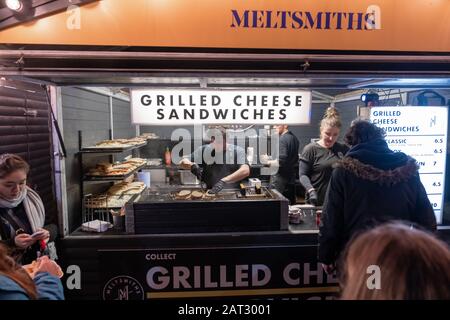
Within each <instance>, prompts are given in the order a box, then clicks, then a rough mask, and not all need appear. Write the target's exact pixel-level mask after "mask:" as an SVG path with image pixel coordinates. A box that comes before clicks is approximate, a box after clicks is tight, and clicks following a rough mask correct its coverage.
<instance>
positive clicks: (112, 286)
mask: <svg viewBox="0 0 450 320" xmlns="http://www.w3.org/2000/svg"><path fill="white" fill-rule="evenodd" d="M103 300H144V289H143V288H142V285H141V284H140V283H139V282H138V281H137V280H136V279H134V278H132V277H129V276H117V277H115V278H112V279H111V280H109V281H108V282H107V283H106V285H105V287H104V288H103Z"/></svg>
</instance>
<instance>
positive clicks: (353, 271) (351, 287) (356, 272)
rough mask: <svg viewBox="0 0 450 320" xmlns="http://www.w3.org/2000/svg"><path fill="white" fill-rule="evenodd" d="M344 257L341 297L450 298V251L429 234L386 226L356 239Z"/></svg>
mask: <svg viewBox="0 0 450 320" xmlns="http://www.w3.org/2000/svg"><path fill="white" fill-rule="evenodd" d="M344 256H345V261H344V274H343V279H342V282H341V285H342V294H341V299H345V300H437V299H445V300H448V299H450V251H449V248H448V246H447V244H446V243H444V242H442V241H440V240H438V239H436V238H435V237H434V236H433V235H432V234H430V233H428V232H425V231H422V230H419V229H416V228H411V226H410V225H408V224H403V223H400V222H391V223H387V224H384V225H380V226H378V227H376V228H374V229H372V230H369V231H367V232H365V233H363V234H360V235H359V236H357V237H356V238H355V240H354V241H352V242H351V244H350V245H349V246H348V248H347V250H346V253H345V254H344ZM369 277H370V278H369Z"/></svg>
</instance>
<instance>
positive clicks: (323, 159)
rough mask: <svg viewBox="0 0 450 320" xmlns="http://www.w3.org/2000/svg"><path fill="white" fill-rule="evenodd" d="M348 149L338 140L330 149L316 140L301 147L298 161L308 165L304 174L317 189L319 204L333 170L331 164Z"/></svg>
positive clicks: (322, 199) (321, 201) (323, 197)
mask: <svg viewBox="0 0 450 320" xmlns="http://www.w3.org/2000/svg"><path fill="white" fill-rule="evenodd" d="M348 149H349V148H348V147H347V146H346V145H344V144H341V143H339V142H336V143H335V144H334V145H333V147H332V148H330V149H327V148H325V147H322V146H321V145H320V144H318V143H317V142H312V143H310V144H308V145H306V146H305V148H303V152H302V154H301V155H300V161H303V162H305V163H306V164H307V165H308V168H309V170H308V171H309V172H307V173H306V175H307V176H308V177H309V178H310V180H311V184H312V185H313V187H314V189H316V191H317V195H318V197H319V198H318V203H319V205H322V203H323V201H324V199H325V193H326V191H327V188H328V183H329V182H330V179H331V173H332V172H333V164H334V163H335V162H336V161H338V160H340V159H342V158H343V157H344V156H345V154H346V153H347V151H348Z"/></svg>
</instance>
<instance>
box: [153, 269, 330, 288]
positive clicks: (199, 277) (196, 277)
mask: <svg viewBox="0 0 450 320" xmlns="http://www.w3.org/2000/svg"><path fill="white" fill-rule="evenodd" d="M278 272H280V274H277V275H274V276H273V275H272V270H271V268H270V267H269V266H267V265H264V264H242V265H232V266H229V265H220V266H217V265H214V266H212V265H204V266H173V267H163V266H154V267H151V268H150V269H149V270H148V272H147V276H146V279H147V284H148V286H149V287H150V288H152V289H153V290H165V289H192V288H194V289H211V288H249V287H264V286H269V285H270V282H271V280H272V277H274V278H278V277H282V279H283V280H284V282H285V283H286V284H288V285H291V286H298V285H299V284H300V283H303V284H305V285H309V284H322V283H337V279H336V278H335V277H334V276H330V275H326V274H325V272H324V271H323V269H322V267H321V266H320V264H310V263H304V264H300V263H290V264H288V265H286V266H285V267H284V268H283V269H282V270H279V271H278ZM278 272H277V273H278Z"/></svg>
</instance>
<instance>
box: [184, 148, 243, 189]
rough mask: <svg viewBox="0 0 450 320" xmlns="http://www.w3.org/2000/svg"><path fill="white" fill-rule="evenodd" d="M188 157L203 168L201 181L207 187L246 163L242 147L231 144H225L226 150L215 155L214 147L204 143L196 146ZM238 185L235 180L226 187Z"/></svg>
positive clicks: (210, 186)
mask: <svg viewBox="0 0 450 320" xmlns="http://www.w3.org/2000/svg"><path fill="white" fill-rule="evenodd" d="M189 158H190V160H191V161H192V162H195V163H197V164H198V165H199V166H200V167H201V168H202V169H203V181H204V182H205V183H206V185H207V187H208V189H210V188H212V187H213V186H214V185H215V184H216V183H217V182H218V181H219V180H220V179H222V178H224V177H226V176H228V175H230V174H232V173H233V172H235V171H237V170H238V169H239V168H240V167H241V165H243V164H247V165H248V162H247V160H246V157H245V151H244V149H242V148H241V147H239V146H235V145H232V144H227V146H226V150H224V151H223V152H221V153H217V155H216V152H215V150H214V147H213V146H212V145H211V144H206V145H203V146H201V147H199V148H197V149H196V150H195V151H194V152H193V153H191V154H190V156H189ZM238 186H239V182H235V183H233V184H230V185H228V186H227V187H230V188H237V187H238Z"/></svg>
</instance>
